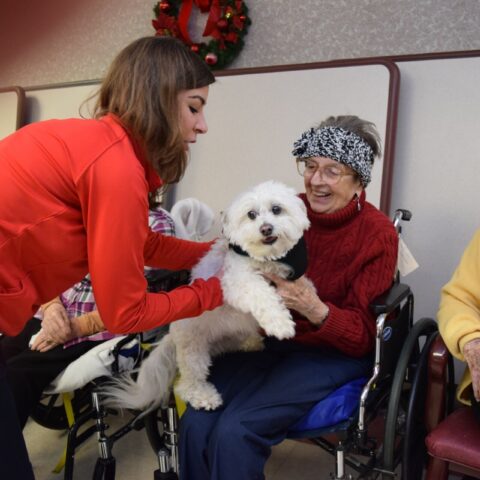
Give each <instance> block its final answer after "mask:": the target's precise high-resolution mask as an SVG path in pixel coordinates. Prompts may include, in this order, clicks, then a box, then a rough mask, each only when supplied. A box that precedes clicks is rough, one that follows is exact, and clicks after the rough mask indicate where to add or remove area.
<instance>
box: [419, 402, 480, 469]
mask: <svg viewBox="0 0 480 480" xmlns="http://www.w3.org/2000/svg"><path fill="white" fill-rule="evenodd" d="M425 441H426V444H427V449H428V453H429V454H430V455H431V456H433V457H437V458H440V459H442V460H444V461H447V462H452V463H456V464H458V465H462V466H465V467H468V468H472V469H479V470H480V424H479V423H478V421H477V419H476V418H475V417H474V416H473V412H472V410H471V408H468V407H461V408H459V409H457V410H455V411H454V412H453V413H451V414H450V415H449V416H448V417H447V418H446V419H445V420H443V421H442V422H441V423H439V424H438V425H437V427H436V428H434V429H433V431H432V432H430V434H429V435H428V436H427V438H426V440H425Z"/></svg>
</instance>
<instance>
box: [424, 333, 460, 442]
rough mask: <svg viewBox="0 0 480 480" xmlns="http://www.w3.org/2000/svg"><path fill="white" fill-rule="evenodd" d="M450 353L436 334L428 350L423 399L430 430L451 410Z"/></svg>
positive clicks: (426, 422) (428, 430) (426, 424)
mask: <svg viewBox="0 0 480 480" xmlns="http://www.w3.org/2000/svg"><path fill="white" fill-rule="evenodd" d="M452 361H453V358H452V357H451V355H450V352H449V351H448V349H447V347H446V345H445V343H444V341H443V339H442V337H441V336H440V334H437V336H436V338H435V340H434V341H433V343H432V346H431V348H430V351H429V352H428V368H427V394H426V399H425V426H426V428H427V432H431V431H432V430H433V429H434V428H435V427H436V426H437V425H438V424H439V423H440V422H441V421H442V420H443V419H444V418H445V417H446V416H447V414H448V413H449V412H450V411H451V409H452V405H451V404H452V403H453V397H452V394H453V393H454V391H453V388H454V385H453V382H452V379H451V378H449V368H450V369H451V370H450V374H451V373H452V372H453V365H452V364H451V362H452Z"/></svg>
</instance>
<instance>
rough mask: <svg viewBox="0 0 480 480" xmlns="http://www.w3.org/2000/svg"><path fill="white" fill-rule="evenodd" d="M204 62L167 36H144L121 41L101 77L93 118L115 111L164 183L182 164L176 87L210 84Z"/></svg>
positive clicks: (178, 173) (174, 178)
mask: <svg viewBox="0 0 480 480" xmlns="http://www.w3.org/2000/svg"><path fill="white" fill-rule="evenodd" d="M214 81H215V77H214V76H213V74H212V72H211V71H210V69H209V67H208V66H207V65H206V64H205V63H204V62H203V60H201V59H200V57H199V56H198V55H197V54H195V53H193V52H192V51H191V50H190V49H189V48H188V47H187V46H186V45H184V44H183V43H182V42H180V41H179V40H177V39H175V38H172V37H153V36H152V37H144V38H139V39H138V40H135V41H134V42H132V43H131V44H130V45H128V46H127V47H125V48H124V49H123V50H122V51H121V52H120V53H119V54H118V55H117V56H116V58H115V59H114V60H113V62H112V64H111V66H110V68H109V70H108V72H107V75H106V76H105V79H104V80H103V82H102V84H101V86H100V90H99V94H98V99H97V103H96V105H95V109H94V116H95V118H99V117H101V116H103V115H106V114H107V113H113V114H115V115H116V116H117V117H118V118H119V119H120V121H121V122H122V124H123V126H124V127H125V128H126V129H127V130H128V132H129V134H130V135H131V136H132V137H133V138H134V139H135V140H136V141H137V142H139V143H140V145H141V146H142V148H143V149H144V151H145V154H146V156H147V158H148V160H149V162H150V163H151V164H152V165H153V167H154V168H155V170H156V171H157V172H158V174H159V175H160V177H161V178H162V180H163V182H164V183H165V184H169V183H175V182H178V181H179V180H180V179H181V178H182V176H183V174H184V172H185V168H186V165H187V159H188V157H187V152H186V151H185V143H184V140H183V138H182V135H181V131H180V125H179V108H178V100H177V98H178V93H179V92H180V91H182V90H191V89H195V88H202V87H205V86H207V85H210V84H211V83H213V82H214Z"/></svg>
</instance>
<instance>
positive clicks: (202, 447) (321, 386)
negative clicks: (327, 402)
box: [179, 339, 372, 480]
mask: <svg viewBox="0 0 480 480" xmlns="http://www.w3.org/2000/svg"><path fill="white" fill-rule="evenodd" d="M371 368H372V361H371V359H370V358H368V359H367V358H364V359H355V358H351V357H347V356H345V355H342V354H341V353H339V352H335V351H331V350H327V349H313V348H308V347H303V346H299V345H296V344H294V343H293V342H279V341H276V340H271V339H269V341H268V342H267V348H266V349H265V350H264V351H262V352H248V353H243V352H242V353H231V354H227V355H224V356H221V357H218V358H217V359H216V360H215V362H214V365H213V367H212V370H211V375H210V381H211V382H212V383H213V384H214V385H215V386H216V387H217V389H218V390H219V391H220V393H221V394H222V398H223V401H224V404H223V405H222V407H220V408H219V409H217V410H215V411H213V412H208V411H205V410H194V409H193V408H191V407H188V408H187V411H186V412H185V413H184V415H183V416H182V418H181V421H180V436H179V446H180V478H181V479H182V480H225V479H228V480H245V479H248V480H260V479H263V478H265V477H264V475H263V470H264V466H265V462H266V461H267V459H268V457H269V456H270V452H271V447H272V446H273V445H276V444H278V443H280V442H281V441H282V440H284V439H285V437H286V434H287V432H288V430H289V428H290V427H291V426H292V425H294V424H295V423H296V422H297V421H298V420H299V419H300V418H301V417H303V416H304V415H305V414H306V413H307V412H308V411H309V410H310V409H311V408H312V407H313V405H315V403H317V402H318V401H319V400H321V399H322V398H324V397H325V396H327V395H328V394H329V393H331V392H332V391H334V390H335V389H337V388H338V387H339V386H341V385H343V384H344V383H346V382H348V381H350V380H353V379H356V378H359V377H362V376H369V375H370V373H371Z"/></svg>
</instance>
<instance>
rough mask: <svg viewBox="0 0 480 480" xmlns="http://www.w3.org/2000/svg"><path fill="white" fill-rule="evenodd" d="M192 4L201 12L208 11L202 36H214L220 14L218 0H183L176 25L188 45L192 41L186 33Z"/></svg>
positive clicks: (220, 9)
mask: <svg viewBox="0 0 480 480" xmlns="http://www.w3.org/2000/svg"><path fill="white" fill-rule="evenodd" d="M193 4H195V5H196V6H197V7H198V8H199V9H200V11H201V12H202V13H207V12H208V11H210V13H209V15H208V19H207V24H206V25H205V30H204V31H203V34H202V36H204V37H208V36H211V37H214V36H215V35H214V33H215V32H214V31H215V30H217V22H218V21H219V20H220V17H221V14H222V7H221V5H220V0H184V1H183V3H182V7H181V9H180V13H179V15H178V27H179V29H180V33H181V34H182V37H183V39H184V41H185V43H187V44H188V45H191V44H192V43H193V42H192V40H191V38H190V35H189V33H188V22H189V20H190V14H191V13H192V6H193Z"/></svg>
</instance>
